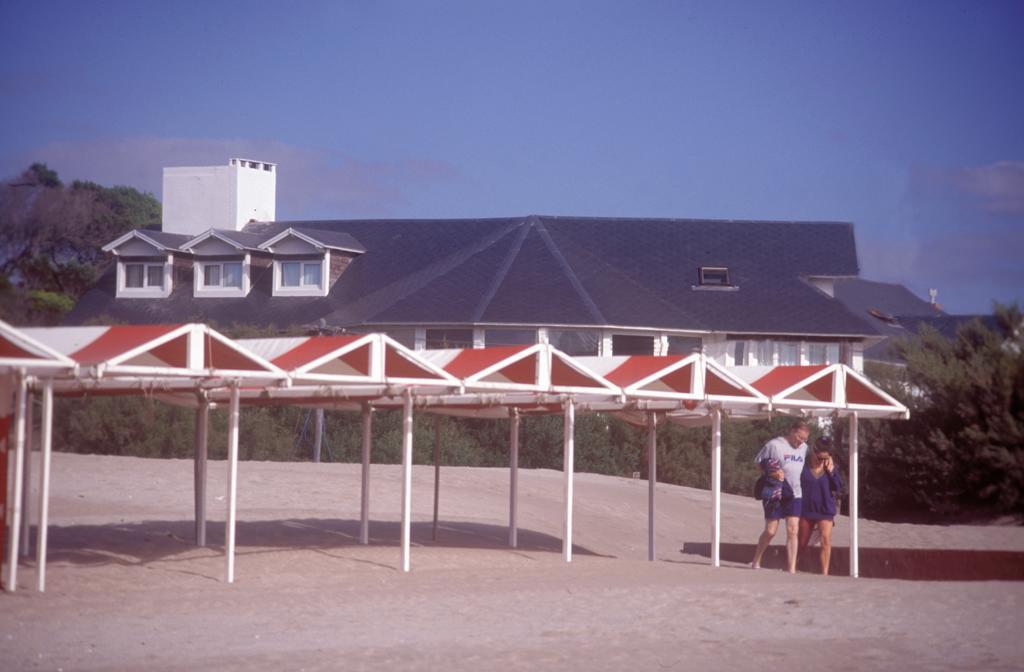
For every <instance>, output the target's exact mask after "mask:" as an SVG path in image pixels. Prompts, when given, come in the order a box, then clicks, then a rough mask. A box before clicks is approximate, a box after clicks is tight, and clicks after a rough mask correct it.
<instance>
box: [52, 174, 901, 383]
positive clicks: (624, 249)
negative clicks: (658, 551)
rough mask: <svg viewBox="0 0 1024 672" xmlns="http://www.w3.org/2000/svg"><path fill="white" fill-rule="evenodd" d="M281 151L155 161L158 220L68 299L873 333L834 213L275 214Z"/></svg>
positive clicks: (604, 329) (490, 322) (109, 306)
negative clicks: (731, 216)
mask: <svg viewBox="0 0 1024 672" xmlns="http://www.w3.org/2000/svg"><path fill="white" fill-rule="evenodd" d="M276 170H277V167H276V166H275V165H274V164H271V163H268V162H264V161H251V160H248V159H231V160H230V161H229V162H228V164H227V165H226V166H214V167H204V168H167V169H165V172H164V225H163V230H162V231H132V232H130V233H128V234H125V235H124V236H122V237H120V238H118V239H117V240H114V241H110V242H109V243H108V244H107V245H106V246H105V248H104V249H105V250H107V251H109V252H110V253H111V254H113V255H114V256H115V257H116V262H117V263H116V264H114V266H113V267H112V269H111V270H110V272H109V273H107V274H106V275H105V276H104V277H103V278H102V279H101V280H100V282H99V283H98V284H97V286H96V287H95V288H93V289H92V290H91V291H89V292H88V293H87V294H86V295H85V296H84V297H83V298H82V299H81V301H80V302H79V303H78V305H77V306H76V307H75V308H74V310H73V311H72V312H71V314H70V316H69V321H70V322H71V323H81V322H85V321H87V320H90V319H96V318H97V317H98V316H103V317H104V318H105V319H109V320H114V321H124V322H133V323H157V322H181V321H185V320H200V321H210V320H212V321H215V322H216V323H217V324H219V325H222V326H229V325H231V324H233V323H244V324H253V325H271V324H273V325H277V326H279V327H283V326H287V325H295V324H301V325H310V326H320V327H327V328H332V329H344V330H349V331H355V332H360V331H384V332H387V333H388V334H390V335H391V336H393V337H394V338H396V339H398V340H399V341H401V342H403V343H405V344H407V345H409V346H411V347H414V348H417V349H424V348H427V349H429V348H439V347H466V348H469V347H483V346H485V345H486V346H492V345H510V344H522V343H534V342H549V343H551V344H553V345H555V346H556V347H558V348H560V349H562V350H564V351H565V352H567V353H569V354H579V355H612V354H614V355H620V354H643V353H647V354H671V353H689V352H692V351H694V350H698V349H699V350H703V351H704V352H705V353H707V354H709V355H711V356H713V357H714V358H715V359H716V360H717V361H719V362H720V363H723V364H727V365H737V364H746V365H767V364H825V363H834V362H839V361H842V362H845V363H848V364H851V365H853V366H854V367H855V368H858V369H859V368H861V366H862V356H863V352H864V349H865V347H870V346H872V345H873V344H874V343H876V342H877V341H879V340H880V339H881V338H882V336H883V335H882V334H880V333H879V329H877V328H876V326H875V325H873V324H871V323H870V322H869V320H870V318H869V317H866V316H863V315H857V314H854V313H853V312H851V311H850V310H849V309H848V308H847V306H846V305H844V303H843V302H841V301H839V300H837V298H836V287H837V283H840V284H841V283H842V282H845V281H847V280H850V279H855V278H856V277H857V274H858V265H857V252H856V245H855V242H854V235H853V226H852V225H851V224H849V223H842V222H788V221H783V222H779V221H731V220H730V221H722V220H698V219H637V218H598V217H551V216H543V215H527V216H518V217H505V218H487V219H439V220H434V219H420V220H409V219H390V220H387V219H383V220H362V219H359V220H328V221H293V222H281V221H276V220H275V212H274V209H275V198H276V196H275V194H274V193H273V191H274V189H275V181H276Z"/></svg>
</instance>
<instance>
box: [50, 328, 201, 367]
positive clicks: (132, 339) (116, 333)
mask: <svg viewBox="0 0 1024 672" xmlns="http://www.w3.org/2000/svg"><path fill="white" fill-rule="evenodd" d="M180 326H181V325H179V324H143V325H119V326H116V327H110V328H108V329H107V330H106V331H105V332H103V334H101V335H100V337H99V338H97V339H96V340H94V341H93V342H92V343H89V344H88V345H86V346H85V347H83V348H81V349H79V350H77V351H75V352H73V353H71V355H69V356H70V357H71V359H73V360H75V361H76V362H78V363H79V364H85V365H87V366H91V365H94V364H100V363H102V362H106V361H108V360H111V359H113V358H114V357H117V356H118V355H123V354H124V353H126V352H128V351H129V350H133V349H135V348H137V347H139V346H142V345H145V344H146V343H148V342H149V341H153V340H156V339H158V338H160V337H161V336H164V335H166V334H168V333H170V332H172V331H174V330H175V329H178V328H179V327H180Z"/></svg>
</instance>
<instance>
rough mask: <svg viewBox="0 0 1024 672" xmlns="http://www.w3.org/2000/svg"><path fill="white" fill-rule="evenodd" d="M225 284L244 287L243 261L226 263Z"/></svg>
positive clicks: (226, 285)
mask: <svg viewBox="0 0 1024 672" xmlns="http://www.w3.org/2000/svg"><path fill="white" fill-rule="evenodd" d="M224 286H225V287H238V288H239V289H241V287H242V264H241V262H237V263H236V262H228V263H226V264H224Z"/></svg>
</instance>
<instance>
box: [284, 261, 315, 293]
mask: <svg viewBox="0 0 1024 672" xmlns="http://www.w3.org/2000/svg"><path fill="white" fill-rule="evenodd" d="M281 286H282V287H295V288H305V289H309V288H314V287H315V288H317V289H320V288H321V287H323V262H321V261H319V260H318V261H282V262H281Z"/></svg>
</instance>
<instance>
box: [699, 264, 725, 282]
mask: <svg viewBox="0 0 1024 672" xmlns="http://www.w3.org/2000/svg"><path fill="white" fill-rule="evenodd" d="M699 275H700V285H701V287H731V286H732V283H731V282H729V269H728V268H726V267H724V266H701V267H700V269H699Z"/></svg>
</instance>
